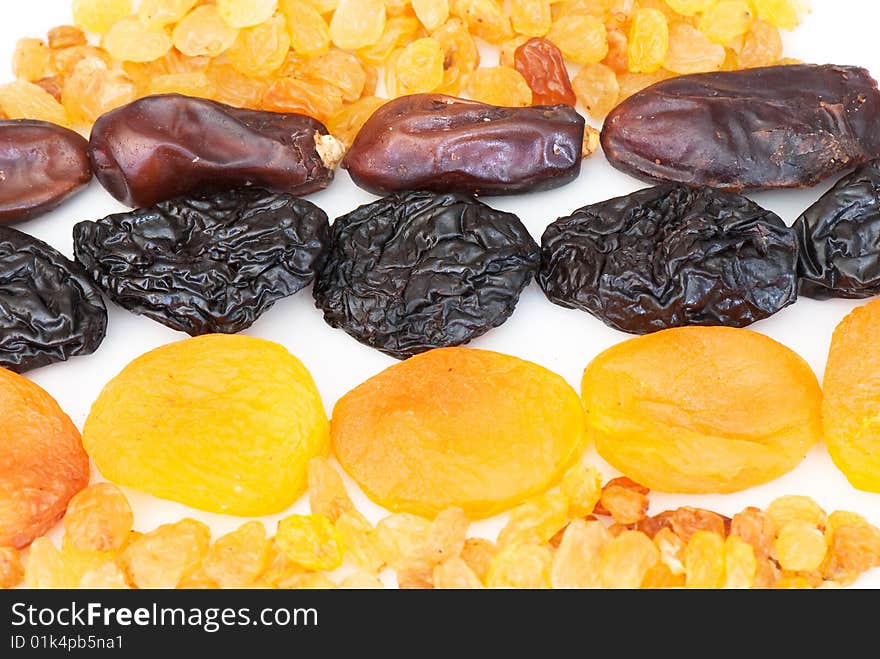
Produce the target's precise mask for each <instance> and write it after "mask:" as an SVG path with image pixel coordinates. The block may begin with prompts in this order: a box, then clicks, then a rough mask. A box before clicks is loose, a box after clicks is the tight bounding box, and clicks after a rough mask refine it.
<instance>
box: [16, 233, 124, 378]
mask: <svg viewBox="0 0 880 659" xmlns="http://www.w3.org/2000/svg"><path fill="white" fill-rule="evenodd" d="M106 331H107V308H106V307H105V306H104V300H103V299H101V294H100V292H99V291H98V289H97V288H96V287H95V285H94V284H93V283H92V282H91V281H90V280H89V278H88V276H87V275H86V273H85V272H83V270H82V268H80V266H79V265H78V264H76V263H74V262H72V261H71V260H69V259H68V258H67V257H65V256H64V255H63V254H61V253H60V252H58V251H57V250H55V248H53V247H51V246H49V245H47V244H46V243H44V242H42V241H41V240H37V239H36V238H34V237H32V236H29V235H27V234H26V233H22V232H21V231H17V230H16V229H11V228H9V227H0V366H2V367H3V368H7V369H9V370H11V371H15V372H16V373H23V372H24V371H28V370H31V369H34V368H39V367H40V366H46V365H48V364H53V363H56V362H63V361H66V360H67V359H69V358H71V357H75V356H77V355H88V354H91V353H93V352H94V351H95V350H97V349H98V346H99V345H101V341H103V340H104V334H105V333H106Z"/></svg>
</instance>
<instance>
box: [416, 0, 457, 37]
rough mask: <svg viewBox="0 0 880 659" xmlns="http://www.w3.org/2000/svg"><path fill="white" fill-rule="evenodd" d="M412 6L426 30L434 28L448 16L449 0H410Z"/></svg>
mask: <svg viewBox="0 0 880 659" xmlns="http://www.w3.org/2000/svg"><path fill="white" fill-rule="evenodd" d="M412 8H413V11H414V12H415V14H416V18H418V19H419V21H420V22H421V24H422V25H423V26H424V27H425V29H426V30H428V31H431V30H436V29H437V28H438V27H440V26H441V25H443V24H444V23H445V22H446V19H448V18H449V0H412Z"/></svg>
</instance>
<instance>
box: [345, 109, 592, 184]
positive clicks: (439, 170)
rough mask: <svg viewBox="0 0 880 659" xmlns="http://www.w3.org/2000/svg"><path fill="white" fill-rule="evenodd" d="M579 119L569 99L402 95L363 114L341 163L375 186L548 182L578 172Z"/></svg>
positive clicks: (568, 179) (567, 178) (564, 180)
mask: <svg viewBox="0 0 880 659" xmlns="http://www.w3.org/2000/svg"><path fill="white" fill-rule="evenodd" d="M584 125H585V123H584V118H583V117H582V116H581V115H579V114H578V113H577V111H576V110H575V109H574V108H573V107H571V106H568V105H555V106H536V107H527V108H507V107H498V106H495V105H487V104H486V103H479V102H477V101H470V100H465V99H462V98H454V97H452V96H444V95H443V94H413V95H411V96H401V97H400V98H396V99H394V100H391V101H388V102H387V103H386V104H385V105H383V106H382V107H380V108H379V109H378V110H376V112H375V113H373V116H371V117H370V118H369V119H368V120H367V122H366V123H365V124H364V125H363V127H362V128H361V130H360V131H359V132H358V134H357V137H356V138H355V140H354V142H353V143H352V145H351V148H350V149H349V150H348V153H347V154H346V155H345V158H344V160H343V161H342V167H343V168H345V169H347V170H348V173H349V174H350V175H351V179H352V180H353V181H354V182H355V183H356V184H357V185H359V186H361V187H362V188H364V189H366V190H369V191H370V192H375V193H376V194H388V193H390V192H403V191H406V190H433V191H434V192H467V193H472V194H481V195H498V194H512V193H517V192H528V191H531V190H548V189H550V188H556V187H559V186H561V185H565V184H566V183H569V182H571V181H573V180H574V179H575V178H577V175H578V174H579V173H580V171H581V155H582V150H583V142H584Z"/></svg>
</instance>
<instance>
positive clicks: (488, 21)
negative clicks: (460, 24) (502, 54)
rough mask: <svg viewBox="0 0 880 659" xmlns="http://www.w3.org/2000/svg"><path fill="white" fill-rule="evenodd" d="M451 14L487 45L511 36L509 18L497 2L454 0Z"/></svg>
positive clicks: (498, 42) (511, 30)
mask: <svg viewBox="0 0 880 659" xmlns="http://www.w3.org/2000/svg"><path fill="white" fill-rule="evenodd" d="M452 13H453V14H455V15H456V16H458V17H459V18H461V19H462V20H463V21H464V22H465V23H466V24H467V26H468V29H469V30H470V31H471V32H472V33H473V34H474V35H475V36H478V37H480V38H481V39H485V40H486V41H488V42H489V43H492V44H496V45H497V44H500V43H501V42H503V41H506V40H507V39H510V38H511V37H512V36H513V29H512V28H511V27H510V18H509V17H508V15H507V13H506V12H505V11H504V8H503V7H502V5H501V3H500V2H499V1H498V0H455V1H454V4H453V8H452Z"/></svg>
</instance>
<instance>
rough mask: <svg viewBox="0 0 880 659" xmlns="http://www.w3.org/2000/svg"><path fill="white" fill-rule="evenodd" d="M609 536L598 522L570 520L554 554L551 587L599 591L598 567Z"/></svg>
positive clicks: (600, 583) (609, 539)
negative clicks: (595, 589) (596, 589)
mask: <svg viewBox="0 0 880 659" xmlns="http://www.w3.org/2000/svg"><path fill="white" fill-rule="evenodd" d="M611 539H612V538H611V534H610V533H609V532H608V530H607V529H606V528H605V526H604V525H603V524H602V523H601V522H595V521H593V522H587V521H584V520H582V519H576V520H573V521H572V522H571V523H570V524H569V525H568V526H567V527H566V529H565V532H564V533H563V535H562V541H561V542H560V543H559V547H558V548H557V549H556V553H555V554H554V555H553V568H552V571H551V573H550V581H551V583H552V584H553V587H554V588H600V587H601V586H602V582H601V578H600V576H601V575H600V566H601V560H602V555H603V552H604V550H605V546H606V545H607V544H608V543H609V542H610V541H611Z"/></svg>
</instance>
